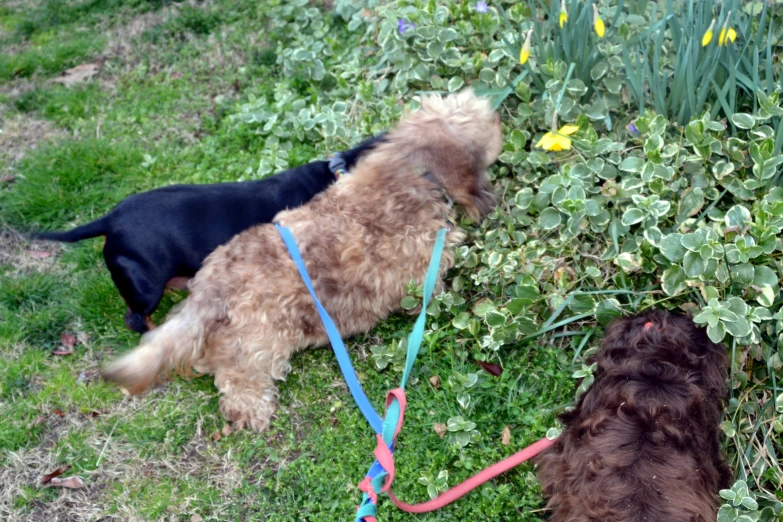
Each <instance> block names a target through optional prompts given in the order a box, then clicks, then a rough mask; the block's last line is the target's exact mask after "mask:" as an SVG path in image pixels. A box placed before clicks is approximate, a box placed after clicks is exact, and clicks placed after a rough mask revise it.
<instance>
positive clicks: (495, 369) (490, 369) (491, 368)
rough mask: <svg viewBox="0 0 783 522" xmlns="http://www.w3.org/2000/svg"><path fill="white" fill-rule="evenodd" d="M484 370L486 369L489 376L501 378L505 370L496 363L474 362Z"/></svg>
mask: <svg viewBox="0 0 783 522" xmlns="http://www.w3.org/2000/svg"><path fill="white" fill-rule="evenodd" d="M473 362H475V363H476V364H478V365H479V366H481V367H482V368H484V369H485V370H486V371H487V373H488V374H490V375H492V376H493V377H500V375H501V374H502V373H503V368H501V367H500V366H498V365H497V364H494V363H488V362H484V361H473Z"/></svg>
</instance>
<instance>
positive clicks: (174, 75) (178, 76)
mask: <svg viewBox="0 0 783 522" xmlns="http://www.w3.org/2000/svg"><path fill="white" fill-rule="evenodd" d="M180 78H182V74H181V73H178V72H173V73H171V79H172V80H179V79H180Z"/></svg>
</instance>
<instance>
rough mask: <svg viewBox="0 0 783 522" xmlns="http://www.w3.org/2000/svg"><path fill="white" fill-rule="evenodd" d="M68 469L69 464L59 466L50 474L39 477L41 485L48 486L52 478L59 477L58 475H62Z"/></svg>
mask: <svg viewBox="0 0 783 522" xmlns="http://www.w3.org/2000/svg"><path fill="white" fill-rule="evenodd" d="M69 469H71V465H70V464H64V465H62V466H60V467H59V468H57V469H56V470H54V471H52V472H51V473H49V474H46V475H44V476H43V477H41V484H48V483H49V482H51V481H52V479H53V478H55V477H59V476H60V475H62V474H63V473H65V472H66V471H68V470H69Z"/></svg>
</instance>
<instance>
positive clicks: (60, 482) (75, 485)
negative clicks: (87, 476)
mask: <svg viewBox="0 0 783 522" xmlns="http://www.w3.org/2000/svg"><path fill="white" fill-rule="evenodd" d="M49 485H50V486H57V487H61V488H69V489H81V488H83V487H84V481H83V480H82V479H81V478H79V477H77V476H76V475H74V476H72V477H64V478H53V479H52V481H51V482H50V483H49Z"/></svg>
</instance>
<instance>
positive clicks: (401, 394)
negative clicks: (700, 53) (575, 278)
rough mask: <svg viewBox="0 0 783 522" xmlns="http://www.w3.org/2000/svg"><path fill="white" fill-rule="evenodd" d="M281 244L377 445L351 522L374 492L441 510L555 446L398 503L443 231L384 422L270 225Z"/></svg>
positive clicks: (295, 254)
mask: <svg viewBox="0 0 783 522" xmlns="http://www.w3.org/2000/svg"><path fill="white" fill-rule="evenodd" d="M275 227H276V228H277V230H278V232H279V233H280V236H281V237H282V239H283V242H284V243H285V245H286V248H287V249H288V252H289V254H290V255H291V259H292V260H293V261H294V264H295V265H296V269H297V270H298V272H299V275H300V276H301V277H302V281H303V282H304V284H305V286H306V287H307V290H308V291H309V292H310V295H311V296H312V297H313V300H314V301H315V307H316V309H317V310H318V314H319V315H320V317H321V321H322V322H323V324H324V329H325V330H326V334H327V336H328V337H329V341H330V342H331V344H332V350H333V351H334V354H335V356H336V358H337V363H338V365H339V366H340V370H341V371H342V374H343V377H344V378H345V382H346V384H347V385H348V389H349V390H350V392H351V395H352V396H353V398H354V401H356V405H357V406H358V407H359V410H360V411H361V412H362V415H364V418H365V419H366V420H367V423H368V424H369V425H370V427H371V428H372V429H373V431H374V432H375V438H376V441H377V442H376V447H375V451H374V454H375V458H376V460H375V462H374V463H373V465H372V466H371V467H370V469H369V471H368V472H367V474H366V475H365V477H364V480H362V481H361V482H360V483H359V485H358V487H359V489H360V490H361V491H362V492H363V493H364V495H363V497H362V502H361V504H360V505H359V506H358V507H357V508H356V517H355V522H377V518H376V514H377V504H378V494H379V493H385V492H388V493H389V498H390V499H391V501H392V502H393V503H394V504H395V505H396V506H397V507H398V508H400V509H402V510H403V511H407V512H409V513H427V512H429V511H435V510H436V509H440V508H442V507H443V506H446V505H448V504H450V503H452V502H454V501H455V500H457V499H458V498H460V497H462V496H463V495H465V494H467V493H468V492H470V491H472V490H473V489H475V488H477V487H478V486H480V485H481V484H484V483H485V482H487V481H489V480H491V479H493V478H494V477H496V476H498V475H500V474H502V473H505V472H506V471H508V470H510V469H512V468H514V467H516V466H518V465H520V464H521V463H523V462H525V461H526V460H528V459H530V458H532V457H534V456H536V455H538V454H539V453H541V452H542V451H543V450H545V449H546V448H548V447H550V446H551V445H553V444H554V440H550V439H548V438H546V437H545V438H543V439H541V440H539V441H538V442H536V443H534V444H531V445H530V446H528V447H527V448H525V449H523V450H522V451H520V452H519V453H516V454H514V455H512V456H510V457H508V458H506V459H504V460H502V461H500V462H498V463H496V464H494V465H492V466H490V467H488V468H486V469H484V470H483V471H481V472H479V473H477V474H475V475H473V476H472V477H470V478H469V479H467V480H466V481H464V482H463V483H462V484H459V485H457V486H455V487H453V488H451V489H449V490H448V491H446V492H444V493H442V494H441V495H439V496H438V497H436V498H434V499H432V500H430V501H428V502H423V503H421V504H406V503H405V502H402V501H400V500H399V499H397V497H395V496H394V493H393V492H392V490H391V486H392V482H393V481H394V474H395V466H394V445H395V442H396V439H397V435H398V434H399V433H400V429H401V428H402V422H403V418H404V415H405V407H406V406H407V398H406V396H405V384H406V383H407V381H408V378H409V377H410V374H411V370H412V369H413V363H414V362H415V360H416V356H417V355H418V353H419V348H420V347H421V343H422V340H423V337H424V325H425V323H426V320H427V307H428V305H429V301H430V298H431V297H432V293H433V291H434V290H435V284H436V282H437V280H438V271H439V268H440V260H441V255H442V253H443V247H444V243H445V239H446V232H447V229H445V228H442V229H440V230H439V231H438V233H437V235H436V238H435V245H434V247H433V252H432V258H431V259H430V264H429V267H428V268H427V275H426V277H425V279H424V292H423V295H422V305H421V312H420V313H419V316H418V318H417V319H416V323H415V324H414V326H413V330H412V331H411V334H410V336H409V337H408V353H407V355H406V359H405V368H404V370H403V373H402V382H401V384H400V387H399V388H396V389H394V390H391V391H389V392H388V393H387V395H386V415H385V417H384V418H383V419H381V416H380V415H379V414H378V412H377V411H375V408H373V406H372V404H371V403H370V400H369V399H368V398H367V395H366V394H365V393H364V390H363V389H362V386H361V384H360V383H359V380H358V378H357V377H356V372H355V371H354V369H353V365H352V364H351V358H350V356H349V355H348V351H347V350H346V349H345V344H344V343H343V340H342V338H341V337H340V333H339V331H338V330H337V327H336V326H335V324H334V321H332V319H331V317H329V314H328V313H327V312H326V309H325V308H324V307H323V305H322V304H321V302H320V301H319V300H318V296H317V295H316V293H315V289H314V288H313V284H312V281H311V280H310V276H309V274H308V273H307V268H306V267H305V264H304V261H302V256H301V254H300V252H299V249H298V247H297V246H296V240H295V239H294V236H293V234H291V231H290V230H288V228H286V227H284V226H281V225H280V224H279V223H275Z"/></svg>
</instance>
